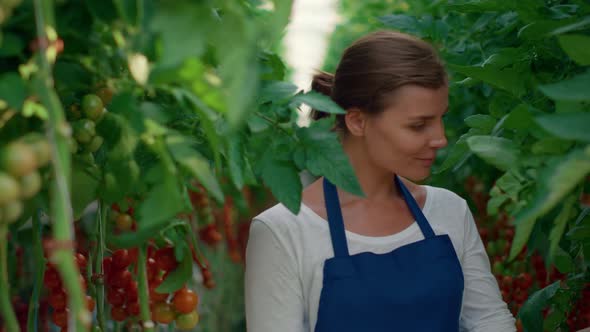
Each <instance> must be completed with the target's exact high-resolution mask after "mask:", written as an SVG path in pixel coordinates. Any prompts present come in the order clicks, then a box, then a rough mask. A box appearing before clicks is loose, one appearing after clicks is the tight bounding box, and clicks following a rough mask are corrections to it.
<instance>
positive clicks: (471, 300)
mask: <svg viewBox="0 0 590 332" xmlns="http://www.w3.org/2000/svg"><path fill="white" fill-rule="evenodd" d="M425 187H426V190H427V191H426V201H425V204H424V208H423V209H422V211H423V213H424V215H425V216H426V218H427V219H428V221H429V223H430V225H431V227H432V229H433V230H434V232H435V233H436V234H437V235H440V234H448V235H449V237H450V238H451V241H452V243H453V246H454V248H455V252H456V253H457V256H458V257H459V261H460V263H461V267H462V269H463V275H464V279H465V287H464V291H463V304H462V308H461V317H460V327H461V331H462V332H463V331H468V332H513V331H516V328H515V319H514V317H513V316H512V314H511V313H510V311H509V310H508V307H507V305H506V303H505V302H503V300H502V298H501V295H500V290H499V287H498V283H497V281H496V279H495V278H494V276H493V275H492V273H491V271H490V262H489V258H488V256H487V253H486V251H485V248H484V246H483V243H482V241H481V238H480V236H479V233H478V231H477V227H476V225H475V222H474V220H473V215H472V214H471V211H470V210H469V207H468V205H467V203H466V202H465V200H464V199H462V198H461V197H459V196H458V195H456V194H454V193H453V192H451V191H448V190H446V189H442V188H437V187H432V186H425ZM346 238H347V242H348V248H349V252H350V254H351V255H354V254H357V253H359V252H366V251H370V252H373V253H377V254H382V253H387V252H390V251H392V250H394V249H396V248H398V247H400V246H403V245H406V244H409V243H412V242H416V241H419V240H422V239H424V236H423V235H422V232H421V231H420V227H419V226H418V224H417V223H416V222H414V223H413V224H412V225H410V226H409V227H407V228H406V229H404V230H402V231H401V232H399V233H396V234H393V235H389V236H382V237H370V236H363V235H360V234H356V233H352V232H350V231H346ZM333 256H334V251H333V248H332V242H331V240H330V231H329V227H328V222H327V221H326V220H325V219H323V218H322V217H320V216H319V215H317V214H316V213H315V212H314V211H313V210H311V209H310V208H309V207H307V206H306V205H304V204H302V206H301V210H300V212H299V214H297V215H295V214H293V213H291V212H290V211H289V210H288V209H287V208H286V207H285V206H284V205H282V204H277V205H275V206H274V207H272V208H270V209H268V210H266V211H264V212H262V213H261V214H260V215H258V216H257V217H255V218H254V220H253V222H252V225H251V226H250V239H249V242H248V246H247V251H246V276H245V297H246V298H245V300H246V321H247V328H248V331H249V332H277V331H279V332H312V331H313V330H314V328H315V324H316V320H317V313H318V306H319V300H320V292H321V289H322V282H323V266H324V261H325V260H326V259H327V258H331V257H333ZM401 287H403V285H402V286H401ZM391 331H392V332H395V331H397V330H396V329H395V327H394V326H392V329H391ZM367 332H370V331H367ZM400 332H405V331H400Z"/></svg>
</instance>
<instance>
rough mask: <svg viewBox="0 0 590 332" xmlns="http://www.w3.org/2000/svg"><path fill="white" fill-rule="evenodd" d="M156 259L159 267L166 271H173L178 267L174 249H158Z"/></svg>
mask: <svg viewBox="0 0 590 332" xmlns="http://www.w3.org/2000/svg"><path fill="white" fill-rule="evenodd" d="M154 259H155V260H156V263H157V264H158V267H159V268H160V269H162V270H164V271H172V270H174V269H175V268H176V266H177V265H178V263H177V262H176V257H175V256H174V248H172V247H166V248H161V249H158V251H156V254H155V257H154Z"/></svg>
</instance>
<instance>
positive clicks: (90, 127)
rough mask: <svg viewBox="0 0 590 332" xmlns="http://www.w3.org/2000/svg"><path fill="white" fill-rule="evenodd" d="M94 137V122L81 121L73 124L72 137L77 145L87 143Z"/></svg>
mask: <svg viewBox="0 0 590 332" xmlns="http://www.w3.org/2000/svg"><path fill="white" fill-rule="evenodd" d="M95 135H96V125H95V124H94V122H92V121H90V120H88V119H83V120H80V121H77V122H76V123H75V124H74V137H75V138H76V140H77V141H78V143H89V142H90V141H91V140H92V138H93V137H94V136H95Z"/></svg>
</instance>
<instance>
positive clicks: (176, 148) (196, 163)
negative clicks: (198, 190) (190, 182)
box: [166, 135, 224, 203]
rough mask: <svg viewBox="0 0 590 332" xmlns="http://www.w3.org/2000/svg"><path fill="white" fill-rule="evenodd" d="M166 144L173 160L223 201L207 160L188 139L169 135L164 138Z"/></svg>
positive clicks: (219, 200)
mask: <svg viewBox="0 0 590 332" xmlns="http://www.w3.org/2000/svg"><path fill="white" fill-rule="evenodd" d="M166 145H167V146H168V149H169V150H170V153H171V154H172V156H173V157H174V160H176V162H177V163H178V164H179V165H181V166H182V167H183V168H184V169H185V170H186V171H188V172H190V173H191V174H192V175H193V176H194V177H196V178H197V180H198V181H199V183H201V184H202V185H203V187H205V189H207V191H208V192H209V193H211V195H212V196H213V198H215V199H216V200H217V201H218V202H220V203H221V202H223V199H224V197H223V192H222V190H221V186H220V185H219V182H218V181H217V177H216V176H215V174H214V173H213V170H212V169H211V165H210V163H209V161H208V160H207V159H205V158H204V157H203V156H202V155H201V154H200V153H199V152H198V151H197V150H195V149H193V148H192V147H191V144H190V140H189V139H187V138H185V137H183V136H180V135H170V136H168V137H167V138H166Z"/></svg>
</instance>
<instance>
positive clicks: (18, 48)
mask: <svg viewBox="0 0 590 332" xmlns="http://www.w3.org/2000/svg"><path fill="white" fill-rule="evenodd" d="M24 47H25V44H24V43H23V41H22V39H21V38H20V37H19V36H17V35H15V34H13V33H4V35H2V36H0V57H10V56H17V55H19V54H20V52H22V50H23V48H24Z"/></svg>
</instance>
